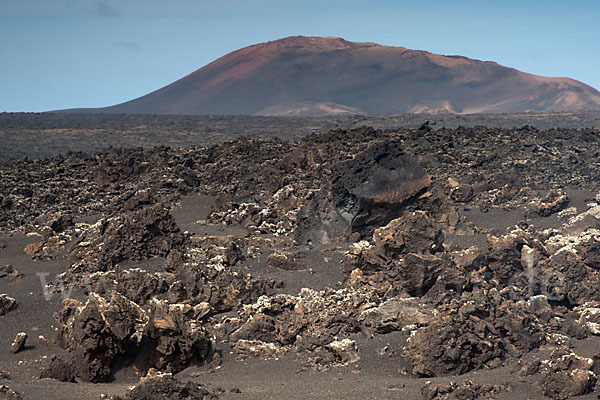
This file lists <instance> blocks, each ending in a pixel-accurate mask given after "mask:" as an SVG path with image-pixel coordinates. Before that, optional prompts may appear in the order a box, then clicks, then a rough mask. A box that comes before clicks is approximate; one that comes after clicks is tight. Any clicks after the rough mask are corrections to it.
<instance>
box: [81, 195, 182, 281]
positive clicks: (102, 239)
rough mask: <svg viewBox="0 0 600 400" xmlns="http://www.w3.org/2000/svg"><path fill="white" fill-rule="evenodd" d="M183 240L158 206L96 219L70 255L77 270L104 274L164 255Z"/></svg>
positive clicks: (180, 245) (179, 232)
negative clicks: (123, 263) (122, 265)
mask: <svg viewBox="0 0 600 400" xmlns="http://www.w3.org/2000/svg"><path fill="white" fill-rule="evenodd" d="M186 240H187V237H186V236H185V235H184V234H183V233H182V232H181V231H180V230H179V228H178V227H177V225H176V224H175V222H174V221H173V218H172V217H171V215H170V214H169V211H168V209H166V208H165V207H164V206H163V205H161V204H156V205H152V206H149V207H145V208H142V209H140V210H138V211H134V212H130V213H126V214H122V215H117V216H114V217H110V218H106V219H102V220H100V221H99V222H98V223H96V224H95V225H94V226H93V227H92V228H91V229H90V230H89V231H88V232H86V235H85V236H84V237H83V238H81V240H80V241H79V243H78V245H77V247H76V248H75V249H74V250H73V251H72V252H71V258H72V259H73V260H75V261H77V262H79V264H80V267H78V268H77V270H84V271H88V272H95V271H105V270H107V269H109V268H111V267H112V266H114V265H115V264H116V263H118V262H120V261H123V260H134V261H135V260H143V259H146V258H150V257H153V256H162V257H164V256H166V255H168V254H169V252H170V251H171V250H174V249H179V248H182V247H183V246H184V245H185V243H186Z"/></svg>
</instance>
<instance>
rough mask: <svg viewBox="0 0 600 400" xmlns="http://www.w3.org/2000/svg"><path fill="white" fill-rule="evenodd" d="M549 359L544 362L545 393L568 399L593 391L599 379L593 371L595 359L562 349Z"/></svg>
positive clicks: (555, 398)
mask: <svg viewBox="0 0 600 400" xmlns="http://www.w3.org/2000/svg"><path fill="white" fill-rule="evenodd" d="M548 361H550V362H548V363H545V364H544V369H545V371H544V378H543V379H542V390H543V391H544V395H546V396H548V397H550V398H552V399H554V400H566V399H570V398H573V397H574V396H580V395H583V394H586V393H590V392H592V391H593V389H594V385H595V384H596V382H597V380H598V379H597V376H596V374H595V373H594V372H593V371H592V370H593V369H594V364H595V362H594V360H592V359H590V358H584V357H580V356H578V355H576V354H574V353H571V352H569V351H566V350H564V349H561V350H559V351H556V352H554V353H553V354H552V355H551V357H550V359H549V360H548Z"/></svg>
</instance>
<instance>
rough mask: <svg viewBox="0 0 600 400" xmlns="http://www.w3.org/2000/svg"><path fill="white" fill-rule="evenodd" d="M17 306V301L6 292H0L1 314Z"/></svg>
mask: <svg viewBox="0 0 600 400" xmlns="http://www.w3.org/2000/svg"><path fill="white" fill-rule="evenodd" d="M15 307H17V301H16V300H15V299H13V298H12V297H9V296H7V295H5V294H0V316H2V315H4V314H6V313H7V312H9V311H10V310H12V309H14V308H15Z"/></svg>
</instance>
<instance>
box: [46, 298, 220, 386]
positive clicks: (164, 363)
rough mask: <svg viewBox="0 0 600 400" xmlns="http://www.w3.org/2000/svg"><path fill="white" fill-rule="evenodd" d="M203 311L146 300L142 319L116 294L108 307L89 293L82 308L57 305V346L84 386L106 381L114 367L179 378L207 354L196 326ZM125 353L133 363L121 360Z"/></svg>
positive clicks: (140, 313) (76, 304)
mask: <svg viewBox="0 0 600 400" xmlns="http://www.w3.org/2000/svg"><path fill="white" fill-rule="evenodd" d="M204 307H205V306H203V305H201V306H199V307H191V306H190V305H184V304H169V303H167V302H164V301H160V300H156V299H152V300H151V301H150V303H149V311H148V313H146V312H145V311H144V310H143V309H142V308H140V307H139V306H138V305H137V304H135V303H133V302H131V301H129V300H127V298H125V297H123V296H122V295H120V294H118V293H117V292H113V293H112V298H111V300H110V302H109V301H107V300H105V299H104V298H102V297H100V296H98V295H97V294H95V293H92V294H91V295H90V297H89V299H88V301H87V302H86V304H85V305H82V304H81V303H80V302H78V301H76V300H71V299H68V300H65V301H64V302H63V309H62V310H61V311H60V313H58V314H57V316H56V318H57V320H58V323H59V330H58V336H57V340H58V343H59V344H60V345H61V347H63V348H65V349H67V350H68V351H69V352H70V354H71V360H72V362H73V363H74V369H75V374H76V375H77V376H78V377H80V378H82V379H84V380H87V381H90V382H101V381H105V380H106V379H108V377H109V375H110V371H111V367H112V366H113V365H115V363H116V362H121V363H123V362H125V363H131V362H133V363H135V364H136V366H137V367H138V369H141V370H142V371H147V370H148V369H149V368H159V369H161V370H164V371H168V372H179V371H181V370H182V369H183V368H184V367H186V366H188V365H190V364H191V363H194V362H201V361H202V360H204V359H205V358H206V357H207V356H208V355H209V353H210V352H211V351H212V344H211V340H210V338H209V337H208V336H207V334H206V331H205V330H204V328H203V327H201V326H200V325H199V324H198V323H197V322H196V318H197V316H198V314H199V313H201V312H202V310H203V308H204ZM132 349H137V351H136V352H133V353H131V350H132ZM127 351H129V353H127V354H129V355H131V354H133V356H134V359H132V360H124V359H123V357H124V356H125V355H126V352H127Z"/></svg>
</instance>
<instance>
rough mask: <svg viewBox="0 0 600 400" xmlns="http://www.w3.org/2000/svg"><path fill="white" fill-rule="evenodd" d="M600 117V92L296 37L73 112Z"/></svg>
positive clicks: (451, 59)
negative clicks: (597, 113)
mask: <svg viewBox="0 0 600 400" xmlns="http://www.w3.org/2000/svg"><path fill="white" fill-rule="evenodd" d="M581 110H600V92H598V91H597V90H595V89H594V88H592V87H590V86H587V85H585V84H583V83H581V82H578V81H575V80H573V79H569V78H546V77H541V76H536V75H531V74H527V73H524V72H520V71H518V70H516V69H513V68H507V67H504V66H501V65H499V64H496V63H494V62H482V61H479V60H472V59H469V58H465V57H460V56H442V55H437V54H432V53H428V52H425V51H416V50H409V49H406V48H404V47H391V46H381V45H378V44H375V43H354V42H348V41H346V40H344V39H340V38H322V37H304V36H295V37H289V38H285V39H281V40H276V41H272V42H267V43H261V44H257V45H253V46H249V47H245V48H243V49H240V50H237V51H234V52H232V53H229V54H227V55H226V56H224V57H221V58H219V59H218V60H216V61H214V62H212V63H210V64H208V65H206V66H204V67H202V68H200V69H199V70H197V71H195V72H193V73H191V74H190V75H188V76H186V77H184V78H182V79H180V80H178V81H176V82H174V83H172V84H170V85H168V86H165V87H163V88H162V89H159V90H157V91H155V92H152V93H150V94H147V95H145V96H142V97H140V98H137V99H134V100H131V101H128V102H126V103H122V104H118V105H115V106H111V107H105V108H97V109H76V110H67V111H68V112H102V113H126V114H188V115H242V114H245V115H327V114H360V113H365V114H398V113H516V112H526V111H534V112H554V111H581Z"/></svg>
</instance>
